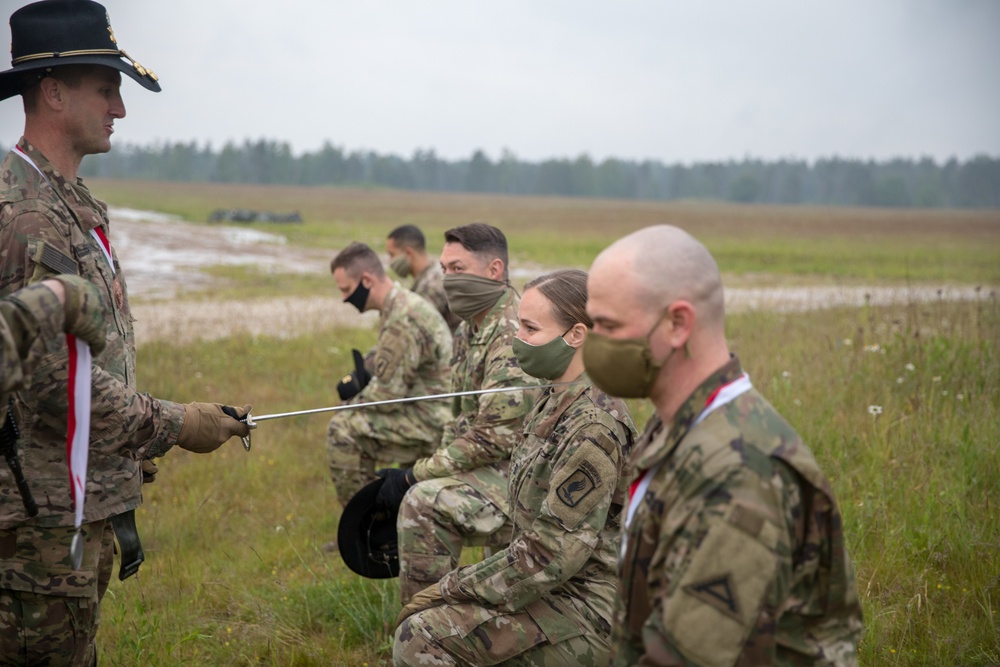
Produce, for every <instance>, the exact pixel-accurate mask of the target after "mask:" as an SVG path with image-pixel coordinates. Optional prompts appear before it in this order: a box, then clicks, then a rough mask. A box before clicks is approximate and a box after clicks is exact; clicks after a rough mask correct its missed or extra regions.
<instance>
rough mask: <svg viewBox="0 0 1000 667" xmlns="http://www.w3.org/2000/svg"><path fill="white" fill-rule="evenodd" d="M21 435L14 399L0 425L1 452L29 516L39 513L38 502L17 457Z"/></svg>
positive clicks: (11, 400) (8, 404)
mask: <svg viewBox="0 0 1000 667" xmlns="http://www.w3.org/2000/svg"><path fill="white" fill-rule="evenodd" d="M20 437H21V431H20V430H19V429H18V428H17V422H16V421H15V420H14V399H13V398H11V399H8V401H7V418H6V419H4V422H3V426H0V452H2V453H3V457H4V459H5V460H6V461H7V467H8V468H10V474H11V475H12V476H13V477H14V484H15V485H16V486H17V490H18V491H19V492H20V494H21V502H23V503H24V511H25V512H27V514H28V516H29V517H32V516H37V515H38V503H36V502H35V498H34V496H32V495H31V487H30V486H28V480H27V479H25V477H24V470H22V469H21V461H20V460H19V459H18V458H17V441H18V439H19V438H20Z"/></svg>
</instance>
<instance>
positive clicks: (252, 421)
mask: <svg viewBox="0 0 1000 667" xmlns="http://www.w3.org/2000/svg"><path fill="white" fill-rule="evenodd" d="M578 382H579V380H574V381H572V382H557V383H552V384H535V385H526V386H519V387H495V388H493V389H476V390H473V391H453V392H450V393H447V394H431V395H429V396H404V397H402V398H388V399H385V400H384V401H372V402H371V403H348V404H346V405H334V406H331V407H328V408H313V409H312V410H296V411H294V412H278V413H275V414H273V415H261V416H260V417H256V416H253V415H249V414H248V415H247V416H246V420H247V424H248V425H249V426H250V428H254V427H256V425H257V423H258V422H263V421H268V420H271V419H284V418H286V417H299V416H301V415H315V414H319V413H321V412H339V411H340V410H357V409H359V408H371V407H375V406H377V405H392V404H394V403H416V402H417V401H434V400H440V399H445V398H459V397H461V396H482V395H484V394H501V393H504V392H508V391H524V390H525V389H549V388H550V387H568V386H569V385H572V384H577V383H578Z"/></svg>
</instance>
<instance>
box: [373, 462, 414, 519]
mask: <svg viewBox="0 0 1000 667" xmlns="http://www.w3.org/2000/svg"><path fill="white" fill-rule="evenodd" d="M375 474H376V475H378V476H379V477H381V478H382V479H384V480H385V481H384V482H382V486H381V487H379V490H378V495H377V496H375V504H376V505H381V506H382V507H385V508H387V509H389V510H391V511H392V512H393V513H394V514H395V513H397V512H399V506H400V505H402V504H403V496H405V495H406V491H407V490H408V489H409V488H410V487H411V486H413V485H414V484H416V483H417V480H416V478H414V476H413V468H382V469H381V470H378V471H376V472H375Z"/></svg>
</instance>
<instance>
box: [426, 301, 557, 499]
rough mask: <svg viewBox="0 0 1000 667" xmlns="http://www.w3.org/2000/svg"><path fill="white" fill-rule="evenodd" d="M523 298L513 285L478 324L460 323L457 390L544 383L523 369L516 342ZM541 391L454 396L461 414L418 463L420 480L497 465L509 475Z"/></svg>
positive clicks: (453, 380)
mask: <svg viewBox="0 0 1000 667" xmlns="http://www.w3.org/2000/svg"><path fill="white" fill-rule="evenodd" d="M520 302H521V300H520V299H519V298H518V296H517V293H516V292H514V290H513V289H508V290H507V291H506V292H505V293H504V294H503V295H502V296H501V297H500V299H499V300H497V303H496V305H494V306H493V309H492V310H490V311H489V312H488V313H487V314H486V317H485V318H484V319H483V322H482V324H481V325H480V326H479V327H478V328H477V327H474V325H473V323H472V322H462V324H461V325H460V326H459V327H458V331H456V332H455V349H454V355H453V357H452V364H451V389H452V391H454V392H459V391H477V390H480V389H494V388H497V387H516V386H524V385H536V384H539V382H538V380H536V379H535V378H532V377H530V376H528V375H526V374H525V373H524V371H522V370H521V367H520V366H519V365H518V363H517V358H516V357H515V356H514V351H513V349H511V346H510V342H511V340H512V339H513V338H514V334H516V333H517V328H518V319H517V308H518V305H519V304H520ZM537 395H538V391H537V390H529V391H510V392H503V393H498V394H485V395H481V396H463V397H460V398H455V399H453V403H452V414H453V415H454V417H455V419H453V420H452V421H451V422H449V424H448V425H447V426H446V427H445V430H444V434H443V435H442V437H441V446H440V447H439V448H438V450H437V451H436V452H434V454H432V455H431V456H430V457H428V458H426V459H421V460H420V461H417V463H416V465H414V467H413V470H414V474H415V476H416V477H417V479H418V480H421V481H422V480H427V479H433V478H435V477H448V476H449V475H454V474H456V473H459V472H465V471H468V470H475V469H476V468H481V467H483V466H486V465H491V464H495V465H496V467H497V468H498V471H499V472H501V473H502V474H506V469H507V467H508V465H509V461H510V452H511V450H513V449H514V446H515V445H516V444H517V443H518V441H519V440H520V438H521V424H522V422H523V421H524V416H525V415H526V414H528V411H529V410H531V406H532V404H534V402H535V398H536V397H537Z"/></svg>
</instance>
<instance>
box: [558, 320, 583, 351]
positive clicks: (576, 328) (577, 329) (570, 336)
mask: <svg viewBox="0 0 1000 667" xmlns="http://www.w3.org/2000/svg"><path fill="white" fill-rule="evenodd" d="M586 338H587V325H585V324H584V323H583V322H577V323H576V324H574V325H573V326H572V327H571V328H570V330H569V331H567V332H566V335H565V336H563V340H565V341H566V343H567V344H568V345H569V346H570V347H572V348H576V349H580V347H581V346H582V345H583V341H584V340H586Z"/></svg>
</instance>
